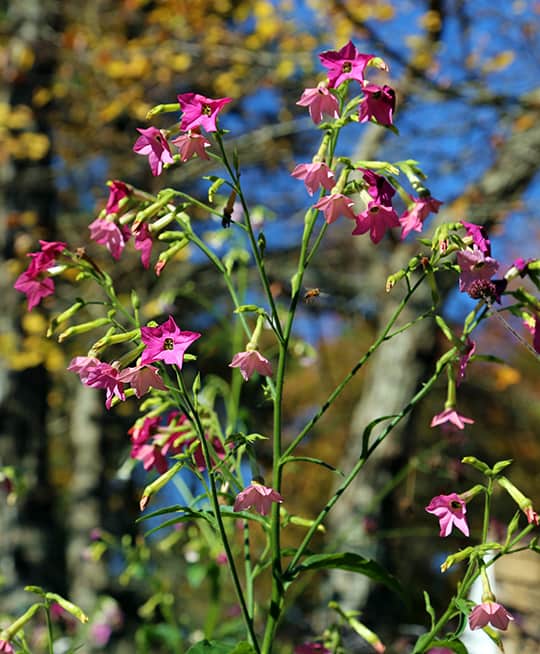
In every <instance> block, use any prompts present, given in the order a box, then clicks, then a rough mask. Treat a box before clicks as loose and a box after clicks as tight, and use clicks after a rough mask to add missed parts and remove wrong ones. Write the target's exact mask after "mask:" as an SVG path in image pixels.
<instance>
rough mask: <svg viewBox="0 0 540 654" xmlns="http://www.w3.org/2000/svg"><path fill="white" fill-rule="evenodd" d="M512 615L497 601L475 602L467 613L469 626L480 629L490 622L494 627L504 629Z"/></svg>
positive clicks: (506, 627)
mask: <svg viewBox="0 0 540 654" xmlns="http://www.w3.org/2000/svg"><path fill="white" fill-rule="evenodd" d="M512 620H514V617H513V616H512V615H511V614H510V613H508V611H507V610H506V609H505V608H504V606H503V605H502V604H498V603H497V602H482V604H477V605H476V606H475V607H474V609H473V610H472V611H471V614H470V615H469V627H470V628H471V629H481V628H482V627H485V626H487V625H488V624H490V625H491V626H492V627H495V628H496V629H502V630H503V631H505V630H506V629H508V625H509V623H510V622H511V621H512Z"/></svg>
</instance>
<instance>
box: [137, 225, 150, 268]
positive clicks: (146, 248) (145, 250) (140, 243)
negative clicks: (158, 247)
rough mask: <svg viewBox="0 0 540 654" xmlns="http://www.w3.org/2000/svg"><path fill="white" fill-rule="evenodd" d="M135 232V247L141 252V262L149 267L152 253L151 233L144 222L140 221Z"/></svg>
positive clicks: (145, 266)
mask: <svg viewBox="0 0 540 654" xmlns="http://www.w3.org/2000/svg"><path fill="white" fill-rule="evenodd" d="M133 233H134V234H135V249H136V250H139V251H140V253H141V263H142V265H143V266H144V268H146V269H148V268H149V267H150V256H151V255H152V244H153V240H152V235H151V234H150V229H149V228H148V225H147V224H146V223H141V224H140V225H139V226H138V227H137V229H136V230H134V231H133Z"/></svg>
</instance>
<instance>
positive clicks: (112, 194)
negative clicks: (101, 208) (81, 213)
mask: <svg viewBox="0 0 540 654" xmlns="http://www.w3.org/2000/svg"><path fill="white" fill-rule="evenodd" d="M108 185H109V188H110V191H109V197H108V199H107V205H106V206H105V213H106V214H109V213H118V209H119V208H120V200H123V199H124V198H127V197H128V196H129V195H131V189H130V188H129V186H127V184H124V182H120V181H119V180H117V179H115V180H113V181H112V182H109V183H108Z"/></svg>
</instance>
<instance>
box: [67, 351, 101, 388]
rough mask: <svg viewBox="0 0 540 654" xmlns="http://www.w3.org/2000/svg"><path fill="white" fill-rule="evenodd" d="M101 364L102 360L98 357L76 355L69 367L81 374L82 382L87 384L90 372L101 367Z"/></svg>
mask: <svg viewBox="0 0 540 654" xmlns="http://www.w3.org/2000/svg"><path fill="white" fill-rule="evenodd" d="M100 364H101V361H100V360H99V359H97V358H96V357H75V358H74V359H71V363H70V364H69V366H68V367H67V369H68V370H71V372H74V373H76V374H77V375H79V377H80V380H81V381H82V383H83V384H86V383H87V381H88V377H89V376H90V373H91V372H92V371H94V370H95V369H96V368H97V367H99V365H100Z"/></svg>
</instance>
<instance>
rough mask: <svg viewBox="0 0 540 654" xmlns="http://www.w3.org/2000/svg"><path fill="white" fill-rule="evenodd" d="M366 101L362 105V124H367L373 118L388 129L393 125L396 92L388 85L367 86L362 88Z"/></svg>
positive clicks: (360, 117) (360, 113) (360, 116)
mask: <svg viewBox="0 0 540 654" xmlns="http://www.w3.org/2000/svg"><path fill="white" fill-rule="evenodd" d="M362 91H363V93H364V96H365V97H364V99H363V100H362V102H361V103H360V112H359V115H358V118H359V122H360V123H367V122H368V121H369V120H370V119H371V118H375V120H376V121H377V122H378V123H379V125H384V126H385V127H388V126H389V125H393V114H394V110H395V108H396V92H395V91H394V89H392V88H391V87H390V86H387V85H386V84H385V85H384V86H377V85H376V84H366V85H365V86H363V87H362Z"/></svg>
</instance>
